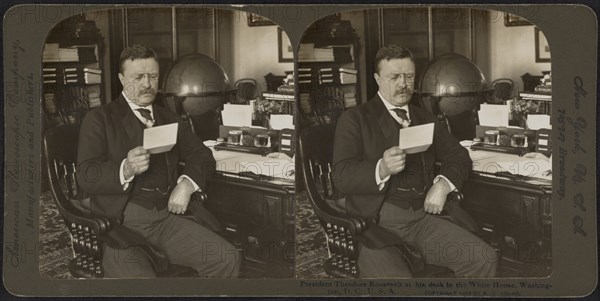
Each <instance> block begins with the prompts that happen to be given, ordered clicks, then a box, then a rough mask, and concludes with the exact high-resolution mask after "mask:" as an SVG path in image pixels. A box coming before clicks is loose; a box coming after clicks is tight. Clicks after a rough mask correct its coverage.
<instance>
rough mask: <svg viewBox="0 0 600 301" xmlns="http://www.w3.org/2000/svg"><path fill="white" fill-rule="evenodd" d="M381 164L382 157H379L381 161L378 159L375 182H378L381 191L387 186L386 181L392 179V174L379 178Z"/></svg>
mask: <svg viewBox="0 0 600 301" xmlns="http://www.w3.org/2000/svg"><path fill="white" fill-rule="evenodd" d="M380 164H381V159H379V161H377V166H375V183H377V188H379V191H382V190H383V188H384V187H385V183H386V182H387V181H388V180H389V179H390V176H389V175H388V176H387V177H385V178H383V179H380V178H379V165H380Z"/></svg>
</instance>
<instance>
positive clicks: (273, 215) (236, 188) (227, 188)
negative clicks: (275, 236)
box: [206, 181, 294, 241]
mask: <svg viewBox="0 0 600 301" xmlns="http://www.w3.org/2000/svg"><path fill="white" fill-rule="evenodd" d="M246 184H248V183H237V182H235V181H210V182H209V186H208V188H207V194H208V196H209V197H208V201H207V204H206V207H207V208H208V209H209V210H210V211H211V212H212V213H213V214H214V215H216V216H217V218H218V219H219V220H220V221H221V222H222V223H223V224H225V225H230V226H234V227H236V228H237V230H238V231H249V232H252V231H263V230H264V229H270V230H272V229H275V230H277V231H280V232H282V233H283V234H284V235H285V236H286V237H288V238H289V239H291V240H292V241H293V235H294V232H293V230H294V206H293V194H291V193H288V192H286V191H284V190H282V191H276V190H272V189H262V188H261V187H260V185H258V184H256V183H254V186H252V185H246Z"/></svg>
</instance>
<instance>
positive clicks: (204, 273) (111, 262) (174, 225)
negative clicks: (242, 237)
mask: <svg viewBox="0 0 600 301" xmlns="http://www.w3.org/2000/svg"><path fill="white" fill-rule="evenodd" d="M123 225H124V226H125V227H127V228H128V229H130V230H132V231H135V232H137V233H138V234H140V235H142V236H143V237H145V238H146V239H147V241H148V242H149V243H150V244H152V245H153V246H155V247H157V248H158V249H159V250H161V251H162V252H163V253H164V254H165V256H166V257H167V259H168V260H169V262H170V263H172V264H178V265H182V266H189V267H192V268H193V269H195V270H196V272H197V273H198V275H199V276H200V277H211V278H228V277H237V276H238V274H239V268H240V255H239V252H238V250H237V249H236V248H235V247H234V246H233V245H232V244H230V243H229V242H227V241H226V240H225V239H223V238H222V237H220V236H219V235H217V234H216V233H214V232H212V231H210V230H208V229H206V228H205V227H204V226H202V225H199V224H198V223H196V222H194V221H192V220H189V219H186V218H183V217H181V216H177V215H174V214H171V213H170V212H169V211H168V210H167V208H161V209H157V208H156V207H154V208H145V207H142V206H140V205H138V204H136V203H133V202H129V203H128V204H127V207H126V208H125V211H124V219H123ZM103 252H104V256H103V262H102V265H103V267H104V275H105V277H106V278H155V277H156V273H155V272H154V269H153V267H152V265H151V263H150V261H149V260H148V259H147V257H146V255H145V254H144V253H143V252H142V251H141V250H139V249H138V248H137V247H131V248H127V249H115V248H112V247H109V246H106V244H105V245H104V246H103Z"/></svg>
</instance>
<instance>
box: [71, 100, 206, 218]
mask: <svg viewBox="0 0 600 301" xmlns="http://www.w3.org/2000/svg"><path fill="white" fill-rule="evenodd" d="M153 111H154V119H155V121H156V125H164V124H169V123H174V122H178V123H179V126H178V131H177V144H176V145H175V146H174V147H173V148H172V149H171V151H169V152H167V153H165V158H166V162H167V169H168V175H169V179H168V180H169V183H170V184H171V186H170V187H175V184H176V181H177V178H178V176H179V175H178V173H177V165H178V162H180V161H183V162H185V163H186V164H185V168H184V170H183V174H185V175H187V176H189V177H190V178H191V179H192V180H194V181H195V182H196V184H198V186H200V188H201V189H204V188H205V187H206V180H207V179H208V177H209V176H210V175H211V174H212V172H214V169H215V160H214V158H213V156H212V152H211V151H210V149H208V148H207V147H206V146H204V144H203V142H202V140H200V138H198V137H197V136H196V135H194V133H192V131H191V130H190V127H189V125H188V124H187V123H184V122H182V120H181V119H180V118H179V117H178V116H177V115H176V114H175V113H173V112H171V111H169V110H168V109H166V108H163V107H160V106H157V105H153ZM141 145H143V129H142V128H141V127H140V125H139V119H138V118H137V117H136V116H135V114H134V113H133V111H132V110H131V108H130V107H129V105H128V104H127V101H126V100H125V98H124V97H123V95H120V96H119V98H118V99H117V100H116V101H113V102H111V103H108V104H106V105H104V106H102V107H99V108H97V109H94V110H92V111H90V112H89V113H87V114H86V116H85V118H84V119H83V122H82V124H81V130H80V134H79V149H78V154H77V181H78V183H79V185H80V187H81V188H82V189H83V190H84V191H85V192H87V193H89V194H90V195H91V210H92V212H94V213H96V214H99V215H102V216H104V217H107V218H109V219H120V218H121V217H122V214H123V210H124V209H125V206H126V205H127V201H128V200H129V197H130V194H131V191H132V187H133V186H134V181H135V178H134V180H133V181H132V182H131V183H130V185H129V187H128V188H127V190H125V191H123V186H122V185H121V182H120V179H119V168H120V166H121V162H122V161H123V159H125V158H126V157H127V153H128V152H129V150H131V149H132V148H134V147H137V146H141Z"/></svg>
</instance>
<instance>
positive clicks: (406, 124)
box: [392, 108, 410, 128]
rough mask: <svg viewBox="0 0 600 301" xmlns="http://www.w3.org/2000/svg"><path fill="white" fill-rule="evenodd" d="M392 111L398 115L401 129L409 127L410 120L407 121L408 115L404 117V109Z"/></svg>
mask: <svg viewBox="0 0 600 301" xmlns="http://www.w3.org/2000/svg"><path fill="white" fill-rule="evenodd" d="M392 111H394V113H396V115H398V117H400V120H401V121H402V122H401V123H400V124H401V125H402V128H407V127H409V126H410V120H409V119H408V115H406V110H405V109H399V108H395V109H392Z"/></svg>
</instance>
